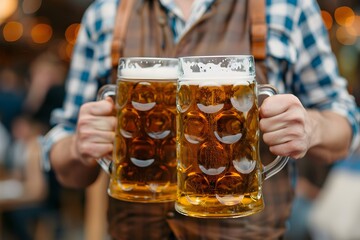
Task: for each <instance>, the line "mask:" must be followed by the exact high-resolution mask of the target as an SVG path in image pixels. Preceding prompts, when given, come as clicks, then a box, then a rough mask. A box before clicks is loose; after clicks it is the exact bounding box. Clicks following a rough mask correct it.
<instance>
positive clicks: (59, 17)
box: [0, 0, 360, 240]
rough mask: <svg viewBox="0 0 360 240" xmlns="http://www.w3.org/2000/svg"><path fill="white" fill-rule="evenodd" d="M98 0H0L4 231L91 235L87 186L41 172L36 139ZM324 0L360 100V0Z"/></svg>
mask: <svg viewBox="0 0 360 240" xmlns="http://www.w3.org/2000/svg"><path fill="white" fill-rule="evenodd" d="M91 2H92V1H91V0H46V1H42V0H0V120H1V125H0V239H10V240H11V239H21V240H26V239H67V240H71V239H84V237H85V233H84V232H85V226H84V221H85V217H86V211H85V202H86V198H85V195H86V193H85V192H84V191H83V190H71V189H64V188H62V187H61V186H59V185H58V184H57V182H56V180H55V178H54V176H52V175H46V176H43V175H42V174H41V173H40V172H39V170H38V168H37V166H38V165H37V164H39V162H38V159H39V151H38V148H39V146H38V145H37V143H36V140H35V139H36V137H37V136H38V135H40V134H44V133H45V132H46V131H47V130H48V129H49V119H50V112H51V110H52V109H54V108H56V107H59V106H61V103H62V99H63V97H64V80H65V78H66V73H67V70H68V65H69V61H70V59H71V54H72V50H73V47H74V43H75V40H76V36H77V32H78V29H79V27H80V21H81V17H82V14H83V13H84V11H85V9H86V8H87V7H88V6H89V4H90V3H91ZM318 2H319V5H320V7H321V10H322V16H323V20H324V23H325V25H326V27H327V29H328V31H329V36H330V41H331V44H332V48H333V50H334V52H335V55H336V57H337V59H338V62H339V66H340V73H341V74H342V75H343V76H344V77H345V78H347V79H348V81H349V90H350V92H352V93H353V94H354V96H355V97H356V100H357V102H358V103H360V1H359V0H319V1H318ZM329 167H330V166H329ZM301 169H302V171H303V172H302V173H300V174H302V175H303V176H304V178H305V179H307V182H308V184H309V185H310V186H312V187H314V188H315V189H320V188H321V186H322V184H323V183H324V181H325V179H326V174H327V172H326V171H325V173H323V174H317V175H316V176H314V174H310V173H308V168H307V167H306V166H304V167H303V168H301ZM305 188H306V187H305ZM304 191H305V190H304ZM25 196H26V197H25ZM297 234H298V233H297ZM87 239H89V238H87Z"/></svg>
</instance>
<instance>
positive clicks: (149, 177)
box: [144, 164, 171, 193]
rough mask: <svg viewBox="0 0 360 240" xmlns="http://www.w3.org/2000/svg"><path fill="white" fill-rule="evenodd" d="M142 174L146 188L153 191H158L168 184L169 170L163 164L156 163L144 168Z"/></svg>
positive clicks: (169, 178)
mask: <svg viewBox="0 0 360 240" xmlns="http://www.w3.org/2000/svg"><path fill="white" fill-rule="evenodd" d="M144 176H145V177H146V180H145V183H146V186H147V188H148V189H149V190H150V191H151V192H153V193H160V192H162V191H164V190H165V189H166V188H167V187H168V186H169V185H170V180H171V172H170V171H169V169H168V168H167V167H166V166H164V165H161V164H156V165H155V166H153V167H151V168H147V169H145V172H144Z"/></svg>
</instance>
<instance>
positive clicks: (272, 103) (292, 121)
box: [260, 94, 316, 159]
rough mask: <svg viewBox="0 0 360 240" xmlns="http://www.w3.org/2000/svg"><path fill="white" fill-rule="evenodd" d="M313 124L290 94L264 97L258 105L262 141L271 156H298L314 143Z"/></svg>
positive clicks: (295, 98)
mask: <svg viewBox="0 0 360 240" xmlns="http://www.w3.org/2000/svg"><path fill="white" fill-rule="evenodd" d="M315 126H316V123H315V121H313V120H312V119H311V118H310V117H309V114H308V112H307V111H306V109H305V108H304V107H303V105H302V104H301V102H300V101H299V99H298V98H297V97H295V96H294V95H292V94H279V95H275V96H271V97H268V98H266V99H265V100H264V102H263V104H262V105H261V107H260V129H261V131H262V132H263V140H264V142H265V143H266V144H267V145H268V146H269V150H270V151H271V152H272V153H273V154H275V155H279V156H289V157H292V158H295V159H299V158H302V157H303V156H304V155H305V154H306V153H307V151H308V149H309V148H310V147H311V146H312V144H313V143H314V141H313V140H314V139H313V136H314V135H313V134H314V130H315Z"/></svg>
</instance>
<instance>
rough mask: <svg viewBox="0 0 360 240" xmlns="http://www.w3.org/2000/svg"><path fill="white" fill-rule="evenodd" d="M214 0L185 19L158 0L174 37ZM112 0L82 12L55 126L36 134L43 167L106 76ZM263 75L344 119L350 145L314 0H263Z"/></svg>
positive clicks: (202, 2)
mask: <svg viewBox="0 0 360 240" xmlns="http://www.w3.org/2000/svg"><path fill="white" fill-rule="evenodd" d="M214 1H215V0H195V1H194V4H193V8H192V12H191V15H190V18H189V20H188V21H186V22H185V21H184V20H183V17H182V13H181V11H180V10H179V8H178V7H177V6H176V4H175V1H174V0H160V2H161V3H162V4H163V6H164V7H165V8H166V9H167V10H168V17H169V20H170V21H169V22H170V24H171V28H172V31H173V33H174V36H175V40H176V41H177V40H178V39H179V38H180V37H181V35H182V34H183V33H184V32H185V31H186V30H187V29H188V28H189V27H190V26H191V24H193V23H194V22H195V21H196V20H197V19H198V18H200V17H201V16H202V15H203V14H204V12H206V11H207V9H208V7H209V6H210V5H211V4H212V3H213V2H214ZM117 4H118V0H96V1H95V2H94V3H93V4H92V5H91V6H90V7H89V8H88V9H87V11H86V12H85V14H84V17H83V20H82V28H81V30H80V32H79V35H78V39H77V43H76V46H75V48H74V53H73V58H72V62H71V67H70V71H69V76H68V80H67V95H66V99H65V102H64V106H63V109H59V110H56V111H54V113H53V115H52V123H53V124H55V127H54V128H53V129H52V130H51V131H50V132H49V133H48V134H47V135H46V136H45V137H43V138H42V140H41V142H42V145H43V150H44V151H43V153H44V159H45V161H44V167H45V169H46V168H48V169H49V168H50V164H49V162H48V161H46V160H47V159H48V153H49V150H50V148H51V146H52V145H53V144H54V143H55V142H56V141H59V140H60V139H61V138H63V137H64V136H66V135H68V134H71V133H73V132H74V130H75V127H76V122H77V117H78V112H79V108H80V106H81V105H82V104H84V103H85V102H88V101H94V100H95V99H96V95H97V90H98V88H99V86H98V81H97V79H99V78H105V79H108V80H109V81H110V76H111V74H110V73H111V70H112V69H111V54H110V50H111V47H110V46H111V41H112V29H113V27H114V20H115V15H116V10H117ZM266 4H267V8H266V20H267V24H268V41H267V54H268V57H267V60H266V64H267V65H268V67H269V72H268V80H269V83H270V84H272V85H274V86H275V87H276V88H277V89H278V90H279V92H280V93H293V94H295V95H296V96H297V97H298V98H299V99H300V100H301V102H302V103H303V105H304V106H305V107H306V108H316V109H319V110H327V109H328V110H332V111H334V112H337V113H339V114H341V115H343V116H345V117H347V119H348V120H349V122H350V124H351V126H352V129H353V133H354V135H353V142H352V149H354V148H355V147H356V145H357V143H358V142H359V140H360V136H359V135H360V133H359V122H360V117H359V113H358V111H357V108H356V104H355V102H354V99H353V97H352V96H350V95H349V94H348V92H347V81H346V80H344V79H343V78H342V77H340V76H339V73H338V67H337V63H336V59H335V58H334V55H333V54H332V52H331V47H330V44H329V40H328V33H327V31H326V29H325V28H324V25H323V22H322V19H321V15H320V14H319V11H320V10H319V6H318V4H317V2H316V1H315V0H301V1H297V0H267V1H266Z"/></svg>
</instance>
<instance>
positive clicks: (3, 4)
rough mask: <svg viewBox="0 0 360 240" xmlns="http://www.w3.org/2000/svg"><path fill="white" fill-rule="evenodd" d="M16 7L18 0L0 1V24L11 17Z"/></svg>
mask: <svg viewBox="0 0 360 240" xmlns="http://www.w3.org/2000/svg"><path fill="white" fill-rule="evenodd" d="M17 7H18V0H0V23H1V22H3V21H4V20H5V19H7V18H8V17H10V16H11V15H13V14H14V13H15V11H16V9H17Z"/></svg>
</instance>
